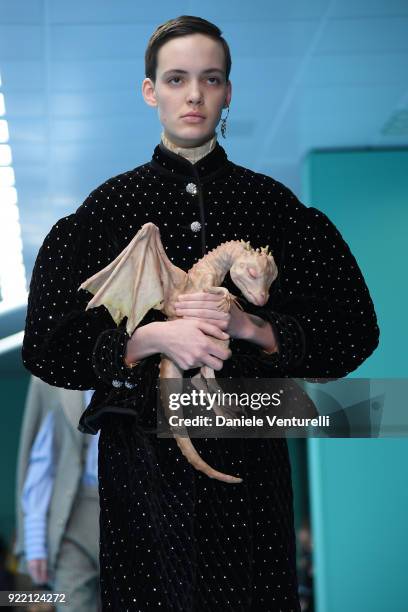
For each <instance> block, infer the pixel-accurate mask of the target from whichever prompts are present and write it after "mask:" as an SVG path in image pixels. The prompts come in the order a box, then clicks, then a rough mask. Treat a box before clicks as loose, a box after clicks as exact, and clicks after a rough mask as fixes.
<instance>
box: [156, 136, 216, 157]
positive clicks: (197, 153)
mask: <svg viewBox="0 0 408 612" xmlns="http://www.w3.org/2000/svg"><path fill="white" fill-rule="evenodd" d="M161 140H162V143H163V144H164V146H165V147H166V148H167V149H169V151H172V152H173V153H176V155H181V156H182V157H185V158H186V159H187V160H188V161H189V162H190V163H191V164H196V163H197V162H198V161H200V159H202V158H203V157H205V156H206V155H208V153H210V151H212V150H213V149H214V147H215V145H216V144H217V135H216V134H215V135H214V136H212V137H211V138H210V139H209V140H207V142H205V143H204V144H202V145H200V146H198V147H190V148H188V147H179V146H178V145H176V144H174V143H173V142H172V141H171V140H170V139H169V137H168V136H166V134H165V133H164V132H162V133H161Z"/></svg>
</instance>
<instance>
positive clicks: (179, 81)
mask: <svg viewBox="0 0 408 612" xmlns="http://www.w3.org/2000/svg"><path fill="white" fill-rule="evenodd" d="M173 81H177V83H175V85H178V84H179V83H181V77H179V76H174V77H171V79H169V80H168V81H167V82H168V83H172V82H173Z"/></svg>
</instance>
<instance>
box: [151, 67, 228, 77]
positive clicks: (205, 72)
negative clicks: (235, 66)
mask: <svg viewBox="0 0 408 612" xmlns="http://www.w3.org/2000/svg"><path fill="white" fill-rule="evenodd" d="M210 72H219V73H220V74H222V75H224V71H223V70H221V69H220V68H208V69H207V70H203V71H202V73H201V74H208V73H210ZM169 74H188V72H187V70H181V69H180V68H174V69H173V70H166V72H163V76H164V77H166V76H168V75H169Z"/></svg>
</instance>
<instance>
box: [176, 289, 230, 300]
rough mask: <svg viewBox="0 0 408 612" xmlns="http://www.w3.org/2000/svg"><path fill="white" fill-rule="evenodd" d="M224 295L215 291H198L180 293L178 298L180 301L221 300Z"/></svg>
mask: <svg viewBox="0 0 408 612" xmlns="http://www.w3.org/2000/svg"><path fill="white" fill-rule="evenodd" d="M221 297H222V296H220V295H217V294H215V293H204V292H203V291H200V292H197V293H180V294H179V295H178V296H177V299H178V300H180V301H187V302H188V301H190V300H199V301H205V302H219V301H220V299H221Z"/></svg>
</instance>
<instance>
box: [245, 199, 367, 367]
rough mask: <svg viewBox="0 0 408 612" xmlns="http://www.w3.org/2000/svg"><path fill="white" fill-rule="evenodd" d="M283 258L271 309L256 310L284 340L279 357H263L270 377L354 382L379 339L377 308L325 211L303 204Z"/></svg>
mask: <svg viewBox="0 0 408 612" xmlns="http://www.w3.org/2000/svg"><path fill="white" fill-rule="evenodd" d="M290 193H291V192H290ZM292 197H293V196H292ZM279 259H280V261H279V266H278V267H279V273H278V278H277V281H275V282H276V287H274V288H273V291H271V294H270V298H269V301H268V303H267V304H266V306H264V307H262V308H259V307H251V306H249V308H248V310H249V311H250V312H252V313H253V314H257V315H258V316H260V317H261V318H263V319H265V320H267V321H269V322H270V324H271V325H272V328H273V329H274V332H275V335H276V337H277V341H278V346H279V351H278V353H274V354H272V355H268V354H266V353H265V352H264V351H259V352H258V356H257V359H258V362H259V364H260V365H261V366H262V369H263V374H264V375H265V376H291V377H299V378H302V377H304V378H308V379H319V378H340V377H343V376H346V375H347V374H348V373H350V372H352V371H353V370H355V369H356V368H357V367H358V366H359V365H360V364H361V363H362V362H363V361H364V360H365V359H367V357H368V356H369V355H370V354H371V353H372V352H373V351H374V349H375V348H376V346H377V345H378V341H379V329H378V325H377V318H376V314H375V310H374V306H373V302H372V299H371V297H370V294H369V290H368V288H367V285H366V283H365V281H364V278H363V274H362V272H361V270H360V268H359V266H358V264H357V262H356V259H355V258H354V256H353V254H352V253H351V251H350V249H349V247H348V245H347V244H346V242H345V241H344V239H343V238H342V236H341V234H340V232H339V231H338V229H337V228H336V227H335V226H334V224H333V223H332V222H331V221H330V220H329V218H328V217H327V216H326V215H325V214H324V213H322V212H320V211H319V210H317V209H315V208H307V207H305V206H304V205H303V204H301V203H300V202H298V201H297V205H295V206H294V211H293V213H291V214H290V215H289V217H288V221H287V226H286V231H285V235H284V238H283V242H282V248H281V253H280V258H279Z"/></svg>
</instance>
